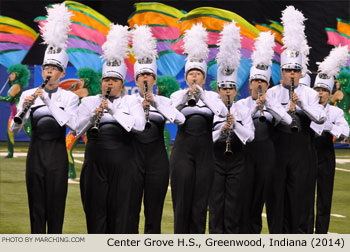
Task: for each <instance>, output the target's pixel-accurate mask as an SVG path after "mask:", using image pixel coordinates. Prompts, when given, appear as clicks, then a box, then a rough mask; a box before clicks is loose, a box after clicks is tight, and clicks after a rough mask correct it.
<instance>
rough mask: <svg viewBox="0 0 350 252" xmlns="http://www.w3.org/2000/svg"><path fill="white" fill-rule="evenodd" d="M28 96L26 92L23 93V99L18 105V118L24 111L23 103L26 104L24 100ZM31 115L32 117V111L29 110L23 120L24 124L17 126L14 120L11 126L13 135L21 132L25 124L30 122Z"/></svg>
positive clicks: (21, 98)
mask: <svg viewBox="0 0 350 252" xmlns="http://www.w3.org/2000/svg"><path fill="white" fill-rule="evenodd" d="M27 96H29V95H28V93H26V92H23V93H22V94H21V97H20V99H19V103H18V106H17V114H16V116H19V115H20V114H21V112H22V110H23V103H24V98H26V97H27ZM29 115H30V109H28V111H27V113H26V114H25V115H24V117H23V120H22V124H17V123H15V121H14V120H12V122H11V126H10V129H11V131H12V132H13V133H18V132H20V130H21V128H22V126H23V125H24V124H25V122H26V121H27V120H28V118H29Z"/></svg>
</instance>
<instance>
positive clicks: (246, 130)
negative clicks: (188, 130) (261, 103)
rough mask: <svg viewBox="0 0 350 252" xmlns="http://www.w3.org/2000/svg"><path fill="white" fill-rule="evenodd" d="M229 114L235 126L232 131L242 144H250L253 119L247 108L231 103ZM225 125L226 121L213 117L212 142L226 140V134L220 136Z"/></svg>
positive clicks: (252, 136) (252, 135)
mask: <svg viewBox="0 0 350 252" xmlns="http://www.w3.org/2000/svg"><path fill="white" fill-rule="evenodd" d="M230 113H231V114H232V115H233V118H234V121H235V124H234V127H233V129H232V131H233V132H234V133H235V134H236V136H237V137H238V138H239V140H241V142H242V143H243V144H246V142H251V141H253V140H254V131H255V128H254V124H253V119H252V117H251V115H250V111H249V109H248V108H247V107H245V106H244V105H242V103H238V102H236V103H233V104H232V106H231V108H230ZM225 124H226V119H225V118H222V117H219V116H217V115H215V116H214V131H213V141H214V142H216V141H224V140H223V139H226V134H222V133H223V131H222V128H223V127H224V125H225Z"/></svg>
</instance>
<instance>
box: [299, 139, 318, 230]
mask: <svg viewBox="0 0 350 252" xmlns="http://www.w3.org/2000/svg"><path fill="white" fill-rule="evenodd" d="M311 149H312V157H311V162H312V165H311V166H310V168H311V169H310V172H309V174H308V175H307V180H308V182H307V188H306V191H305V196H306V195H308V196H307V197H309V199H308V200H307V205H306V206H305V207H306V209H305V216H304V217H303V218H304V219H303V221H302V224H301V226H300V227H299V229H300V230H299V232H300V233H306V234H313V233H314V223H315V213H314V211H315V205H314V204H315V189H316V177H317V153H316V149H315V143H314V138H312V142H311Z"/></svg>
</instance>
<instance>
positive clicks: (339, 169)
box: [335, 168, 350, 172]
mask: <svg viewBox="0 0 350 252" xmlns="http://www.w3.org/2000/svg"><path fill="white" fill-rule="evenodd" d="M335 169H336V170H337V171H345V172H350V170H347V169H342V168H335Z"/></svg>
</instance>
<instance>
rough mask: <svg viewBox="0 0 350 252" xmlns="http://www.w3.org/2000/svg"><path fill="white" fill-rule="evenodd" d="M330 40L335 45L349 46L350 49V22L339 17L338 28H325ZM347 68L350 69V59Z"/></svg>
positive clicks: (329, 42)
mask: <svg viewBox="0 0 350 252" xmlns="http://www.w3.org/2000/svg"><path fill="white" fill-rule="evenodd" d="M325 30H326V33H327V36H328V41H327V43H328V44H330V45H334V46H345V45H347V46H348V49H349V50H350V22H349V21H345V20H342V19H340V18H337V29H332V28H325ZM345 67H346V68H347V69H350V60H349V61H348V62H347V64H346V66H345Z"/></svg>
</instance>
